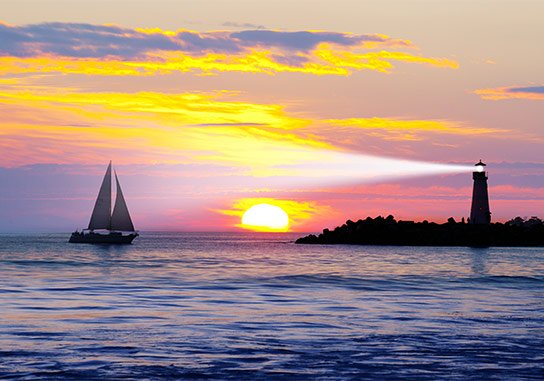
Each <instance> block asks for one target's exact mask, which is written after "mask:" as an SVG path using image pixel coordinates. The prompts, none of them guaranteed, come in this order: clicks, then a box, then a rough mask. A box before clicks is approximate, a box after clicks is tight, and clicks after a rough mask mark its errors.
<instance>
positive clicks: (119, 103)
mask: <svg viewBox="0 0 544 381" xmlns="http://www.w3.org/2000/svg"><path fill="white" fill-rule="evenodd" d="M224 96H225V95H224V94H220V93H217V94H192V93H185V94H161V93H150V92H141V93H133V94H126V93H64V92H58V93H55V92H50V93H43V92H37V93H36V92H31V91H13V92H7V91H4V92H0V102H2V104H3V105H4V108H5V109H6V111H8V112H7V113H6V117H5V118H3V119H2V120H1V121H0V127H1V128H0V136H1V137H2V139H3V141H4V142H7V141H8V140H9V142H10V143H9V144H8V145H7V146H6V147H4V148H3V152H5V153H6V154H5V155H3V156H4V157H3V162H2V164H3V165H22V164H27V163H31V162H32V163H36V162H59V163H62V162H89V161H96V159H97V158H99V157H104V156H105V157H108V156H110V157H111V156H112V155H115V156H116V157H118V159H116V161H118V162H119V161H121V162H127V161H128V162H145V161H147V162H150V161H151V162H157V161H160V162H168V163H186V162H189V161H192V162H194V161H200V162H213V163H217V162H222V163H227V164H230V165H234V166H242V167H245V168H249V169H251V170H252V171H253V173H254V174H258V175H262V174H264V173H268V172H267V171H268V170H269V168H271V167H273V166H276V165H288V164H293V163H297V162H299V161H300V160H304V159H307V158H308V157H311V155H312V154H313V151H312V149H313V148H325V149H330V148H332V147H331V146H330V145H329V144H327V143H325V142H323V141H320V140H317V139H316V138H315V137H313V136H310V135H304V134H303V133H302V132H300V131H297V133H294V130H300V129H301V128H302V127H304V126H307V125H308V124H309V123H310V121H309V120H306V119H303V118H296V117H292V116H289V115H288V114H287V113H286V112H285V111H284V109H283V107H282V106H280V105H273V104H256V103H250V102H239V101H227V100H221V97H224ZM53 147H54V148H53ZM4 150H5V151H4ZM105 152H107V153H105Z"/></svg>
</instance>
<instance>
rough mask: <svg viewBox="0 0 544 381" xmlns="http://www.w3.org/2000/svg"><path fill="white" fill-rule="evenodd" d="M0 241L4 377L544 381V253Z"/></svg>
mask: <svg viewBox="0 0 544 381" xmlns="http://www.w3.org/2000/svg"><path fill="white" fill-rule="evenodd" d="M298 236H301V234H290V233H289V234H271V233H155V232H144V233H142V234H141V236H140V237H138V238H137V239H136V240H135V241H134V244H133V245H129V246H92V245H84V244H80V245H77V244H68V243H67V240H68V237H69V234H42V235H5V234H4V235H0V379H10V380H11V379H13V380H40V379H55V380H72V379H81V380H121V379H122V380H130V379H135V380H161V379H193V380H199V379H202V380H204V379H236V380H241V379H243V380H245V379H248V380H274V379H295V380H296V379H301V380H387V379H403V380H410V379H412V380H437V379H440V380H445V379H448V380H481V379H492V380H522V379H532V380H536V379H543V378H544V365H543V364H544V349H543V348H544V248H489V249H471V248H462V247H459V248H455V247H454V248H451V247H447V248H440V247H424V248H423V247H390V246H383V247H377V246H348V245H338V246H317V245H295V244H294V243H293V241H294V240H295V238H297V237H298Z"/></svg>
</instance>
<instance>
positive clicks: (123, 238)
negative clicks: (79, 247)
mask: <svg viewBox="0 0 544 381" xmlns="http://www.w3.org/2000/svg"><path fill="white" fill-rule="evenodd" d="M136 237H138V233H136V232H135V233H130V234H127V235H123V234H121V233H119V232H110V233H108V234H100V233H94V232H86V233H83V232H81V233H80V232H74V233H72V235H71V236H70V240H69V241H68V242H70V243H94V244H109V245H128V244H131V243H132V241H133V240H134V238H136Z"/></svg>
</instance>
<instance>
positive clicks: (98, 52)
mask: <svg viewBox="0 0 544 381" xmlns="http://www.w3.org/2000/svg"><path fill="white" fill-rule="evenodd" d="M413 48H414V45H413V44H412V43H411V42H410V41H408V40H403V39H395V38H391V37H388V36H385V35H381V34H354V33H340V32H329V31H277V30H265V29H252V30H242V31H210V32H196V31H191V30H186V29H180V30H176V31H168V30H162V29H159V28H152V29H145V28H137V29H129V28H123V27H120V26H113V25H91V24H72V23H44V24H34V25H24V26H12V25H7V24H0V75H1V74H4V75H5V74H13V73H34V72H60V73H71V74H90V75H131V76H140V75H152V74H167V73H172V72H201V73H218V72H224V71H238V72H254V73H268V74H273V73H278V72H298V73H307V74H315V75H349V74H351V73H353V72H354V71H359V70H374V71H380V72H390V71H391V70H392V69H393V68H394V65H393V62H410V63H419V64H427V65H431V66H436V67H447V68H457V67H458V64H457V62H455V61H454V60H451V59H446V58H434V57H426V56H422V55H418V54H415V53H414V49H413Z"/></svg>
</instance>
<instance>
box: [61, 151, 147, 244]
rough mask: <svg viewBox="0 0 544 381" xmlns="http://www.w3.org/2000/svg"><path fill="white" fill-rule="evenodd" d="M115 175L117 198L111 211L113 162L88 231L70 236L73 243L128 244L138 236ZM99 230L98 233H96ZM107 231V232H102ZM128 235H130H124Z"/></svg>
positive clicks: (103, 181) (108, 169)
mask: <svg viewBox="0 0 544 381" xmlns="http://www.w3.org/2000/svg"><path fill="white" fill-rule="evenodd" d="M114 174H115V184H116V189H117V192H116V196H115V204H114V206H113V212H112V211H111V180H112V179H111V161H110V164H109V165H108V168H107V170H106V174H105V175H104V179H103V180H102V185H101V186H100V191H99V192H98V197H97V198H96V202H95V204H94V209H93V213H92V214H91V220H90V221H89V227H88V229H84V230H82V231H81V232H79V231H77V230H76V231H75V232H73V233H72V235H71V236H70V240H69V242H71V243H110V244H128V243H131V242H132V240H134V238H136V237H137V236H138V233H137V232H136V231H135V230H134V224H133V223H132V219H131V218H130V213H129V211H128V207H127V203H126V201H125V198H124V197H123V191H122V190H121V184H120V183H119V179H118V178H117V173H116V172H114ZM95 230H98V231H95ZM103 230H105V231H106V232H102V231H103ZM124 233H128V234H124Z"/></svg>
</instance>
